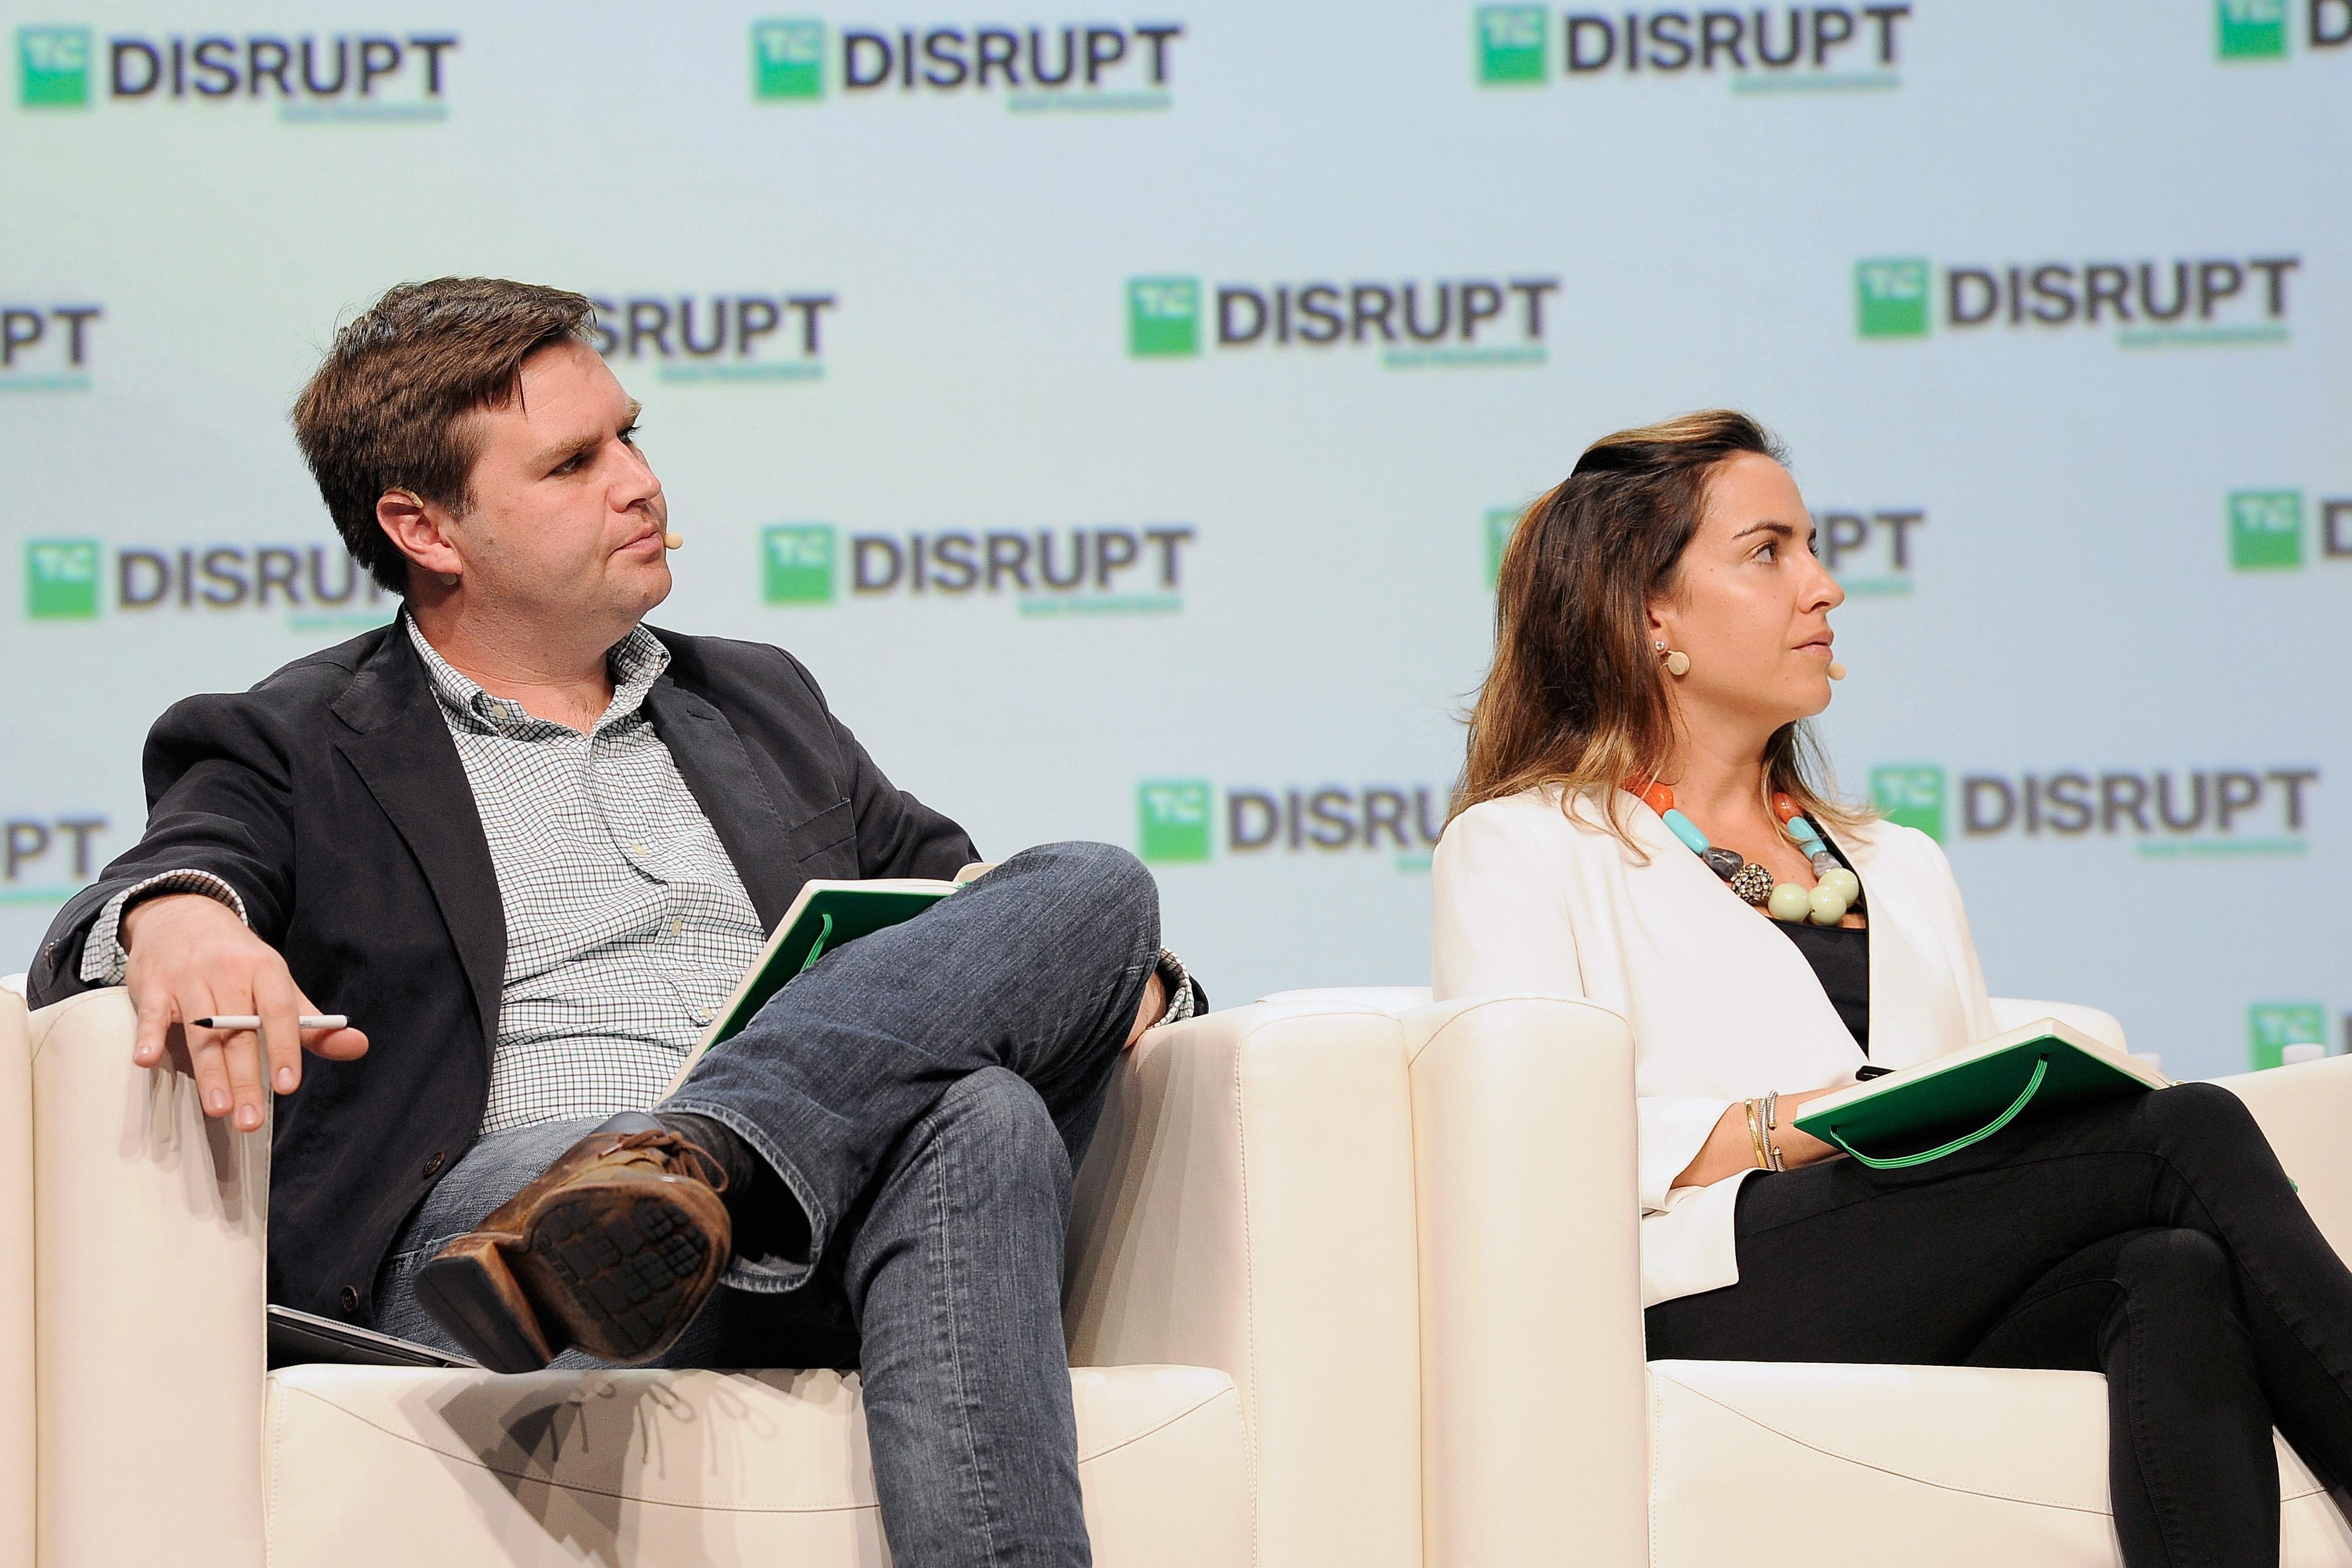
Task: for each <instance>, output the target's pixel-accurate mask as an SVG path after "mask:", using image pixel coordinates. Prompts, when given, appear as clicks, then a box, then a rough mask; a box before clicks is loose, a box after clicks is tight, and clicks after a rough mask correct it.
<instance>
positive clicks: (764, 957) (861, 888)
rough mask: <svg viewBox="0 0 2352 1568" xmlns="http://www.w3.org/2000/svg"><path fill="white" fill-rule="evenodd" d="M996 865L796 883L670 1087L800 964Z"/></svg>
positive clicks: (909, 916) (918, 909)
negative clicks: (947, 875) (940, 874)
mask: <svg viewBox="0 0 2352 1568" xmlns="http://www.w3.org/2000/svg"><path fill="white" fill-rule="evenodd" d="M992 869H993V867H992V866H989V865H985V864H974V865H971V866H966V867H965V868H963V869H962V870H961V871H959V872H957V873H956V879H955V880H954V881H952V882H940V881H935V880H932V879H929V878H924V877H899V878H876V879H871V880H867V881H858V882H843V881H824V880H822V879H819V880H813V881H807V882H803V883H802V884H801V890H800V892H799V894H798V895H797V896H796V897H794V898H793V907H792V908H790V909H788V910H785V911H784V918H783V919H782V920H781V921H777V922H776V933H775V934H774V935H773V936H772V937H770V938H769V939H768V945H767V946H766V947H765V948H762V949H761V952H760V956H759V958H758V960H757V961H756V962H754V963H752V965H751V972H750V973H747V974H745V975H744V976H743V983H742V984H740V985H738V986H736V987H735V994H734V995H732V996H730V997H729V998H728V999H727V1005H725V1006H724V1007H721V1008H720V1009H719V1016H718V1017H717V1018H715V1019H713V1020H712V1022H711V1025H710V1027H709V1029H707V1030H705V1031H704V1032H703V1036H702V1038H701V1039H699V1040H698V1041H697V1042H695V1047H694V1049H692V1050H691V1051H688V1053H687V1056H686V1060H685V1062H684V1063H683V1064H681V1065H680V1066H679V1068H678V1069H677V1077H676V1078H674V1079H671V1080H670V1086H669V1087H670V1091H671V1092H673V1093H675V1092H676V1091H677V1086H678V1085H679V1084H682V1083H684V1082H685V1081H686V1075H687V1074H688V1072H691V1071H692V1070H693V1069H694V1064H695V1063H697V1062H698V1061H700V1060H701V1059H702V1053H703V1052H705V1051H707V1050H709V1048H710V1047H713V1046H715V1045H717V1044H719V1041H721V1040H724V1039H728V1038H730V1037H733V1036H735V1035H738V1034H740V1033H741V1032H742V1029H743V1026H744V1025H746V1024H748V1023H750V1022H751V1018H752V1016H753V1015H755V1014H757V1013H758V1012H759V1011H760V1009H761V1008H762V1007H764V1006H766V1005H768V999H769V998H770V997H772V996H773V995H775V994H776V993H777V992H779V991H782V989H783V988H784V986H785V985H786V984H788V983H789V982H790V981H791V980H792V979H793V977H794V976H795V975H797V974H799V973H801V972H802V971H803V970H804V969H806V968H807V967H808V966H809V965H810V964H812V963H815V962H816V961H817V960H818V959H820V958H823V957H824V955H825V954H826V953H828V952H832V951H833V950H834V949H835V948H836V947H839V946H840V945H841V944H842V943H844V942H856V940H857V939H858V938H859V937H861V936H868V935H871V934H872V933H873V932H875V931H880V930H882V929H883V928H884V927H885V926H894V925H897V924H898V923H900V922H901V921H910V920H913V919H914V918H915V917H916V916H917V915H919V914H921V913H922V912H923V911H924V910H928V909H929V908H930V907H931V906H932V905H933V904H936V903H938V902H939V901H940V900H941V899H944V898H946V897H947V896H948V895H949V894H950V893H952V892H954V891H955V890H956V889H958V888H961V887H962V886H963V885H964V884H965V883H967V882H970V881H971V880H972V879H974V878H977V877H979V876H981V875H982V874H983V873H985V872H987V871H990V870H992Z"/></svg>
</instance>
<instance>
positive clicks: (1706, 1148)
mask: <svg viewBox="0 0 2352 1568" xmlns="http://www.w3.org/2000/svg"><path fill="white" fill-rule="evenodd" d="M1850 1087H1852V1086H1851V1085H1848V1084H1843V1083H1833V1084H1832V1085H1830V1086H1829V1087H1828V1088H1827V1089H1806V1090H1804V1091H1803V1092H1802V1093H1801V1094H1784V1095H1782V1096H1781V1097H1780V1100H1778V1101H1777V1102H1776V1103H1775V1106H1774V1115H1775V1117H1776V1118H1777V1119H1778V1121H1779V1123H1780V1125H1778V1126H1777V1127H1775V1128H1773V1129H1772V1131H1771V1134H1770V1136H1771V1139H1772V1146H1773V1147H1774V1148H1776V1149H1778V1150H1780V1163H1781V1166H1782V1168H1783V1169H1786V1170H1790V1171H1793V1170H1795V1169H1796V1168H1797V1167H1798V1166H1800V1165H1810V1164H1812V1163H1814V1162H1815V1161H1818V1160H1826V1159H1829V1158H1830V1157H1831V1156H1832V1155H1833V1154H1835V1153H1837V1152H1838V1151H1837V1150H1836V1149H1834V1148H1832V1146H1831V1145H1829V1144H1827V1143H1824V1142H1822V1141H1821V1140H1820V1139H1818V1138H1816V1137H1814V1136H1813V1135H1812V1134H1811V1133H1810V1132H1800V1131H1797V1110H1798V1108H1799V1107H1800V1106H1801V1105H1803V1104H1804V1103H1805V1101H1807V1100H1819V1099H1820V1098H1821V1097H1822V1096H1823V1095H1825V1094H1835V1093H1837V1092H1838V1091H1839V1090H1841V1089H1847V1088H1850ZM1759 1098H1760V1097H1759ZM1754 1169H1756V1143H1755V1140H1753V1139H1751V1138H1749V1137H1748V1107H1747V1105H1746V1104H1745V1103H1743V1102H1741V1101H1738V1100H1734V1101H1732V1103H1731V1104H1729V1105H1728V1106H1726V1107H1725V1108H1724V1112H1723V1114H1722V1115H1721V1116H1720V1117H1718V1118H1717V1120H1716V1123H1715V1131H1712V1132H1709V1133H1708V1134H1707V1135H1706V1142H1705V1143H1702V1144H1700V1145H1699V1151H1698V1156H1697V1158H1696V1159H1694V1160H1692V1161H1691V1163H1689V1164H1687V1165H1685V1166H1684V1167H1683V1173H1682V1174H1681V1175H1679V1176H1676V1177H1675V1185H1676V1186H1678V1187H1706V1186H1713V1185H1714V1184H1716V1183H1717V1182H1719V1181H1722V1180H1723V1179H1724V1178H1725V1177H1726V1176H1736V1175H1738V1174H1739V1173H1740V1172H1742V1171H1752V1170H1754Z"/></svg>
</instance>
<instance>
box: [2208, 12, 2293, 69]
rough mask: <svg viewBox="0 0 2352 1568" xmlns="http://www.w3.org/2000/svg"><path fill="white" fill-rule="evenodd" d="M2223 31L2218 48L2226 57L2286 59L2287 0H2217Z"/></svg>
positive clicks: (2216, 17) (2230, 58)
mask: <svg viewBox="0 0 2352 1568" xmlns="http://www.w3.org/2000/svg"><path fill="white" fill-rule="evenodd" d="M2213 12H2214V16H2215V19H2216V20H2217V21H2218V22H2219V24H2220V27H2221V31H2220V34H2219V37H2217V39H2216V44H2215V47H2216V49H2217V50H2218V52H2219V53H2220V55H2221V58H2223V59H2225V60H2263V59H2269V60H2275V59H2284V58H2286V0H2213Z"/></svg>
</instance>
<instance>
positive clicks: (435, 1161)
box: [425, 1151, 447, 1176]
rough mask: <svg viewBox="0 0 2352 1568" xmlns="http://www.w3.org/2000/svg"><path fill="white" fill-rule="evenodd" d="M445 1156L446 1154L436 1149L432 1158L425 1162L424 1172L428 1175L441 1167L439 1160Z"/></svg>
mask: <svg viewBox="0 0 2352 1568" xmlns="http://www.w3.org/2000/svg"><path fill="white" fill-rule="evenodd" d="M446 1158H447V1156H446V1155H444V1154H442V1153H440V1152H437V1151H436V1152H435V1154H434V1156H433V1158H431V1159H430V1160H427V1161H425V1174H426V1175H428V1176H429V1175H431V1174H432V1173H434V1172H436V1171H437V1170H439V1169H440V1168H441V1162H442V1161H443V1160H444V1159H446Z"/></svg>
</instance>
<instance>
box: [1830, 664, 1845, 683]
mask: <svg viewBox="0 0 2352 1568" xmlns="http://www.w3.org/2000/svg"><path fill="white" fill-rule="evenodd" d="M1830 679H1832V680H1843V679H1845V666H1843V665H1842V664H1840V663H1839V662H1838V661H1837V660H1835V659H1832V660H1830Z"/></svg>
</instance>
